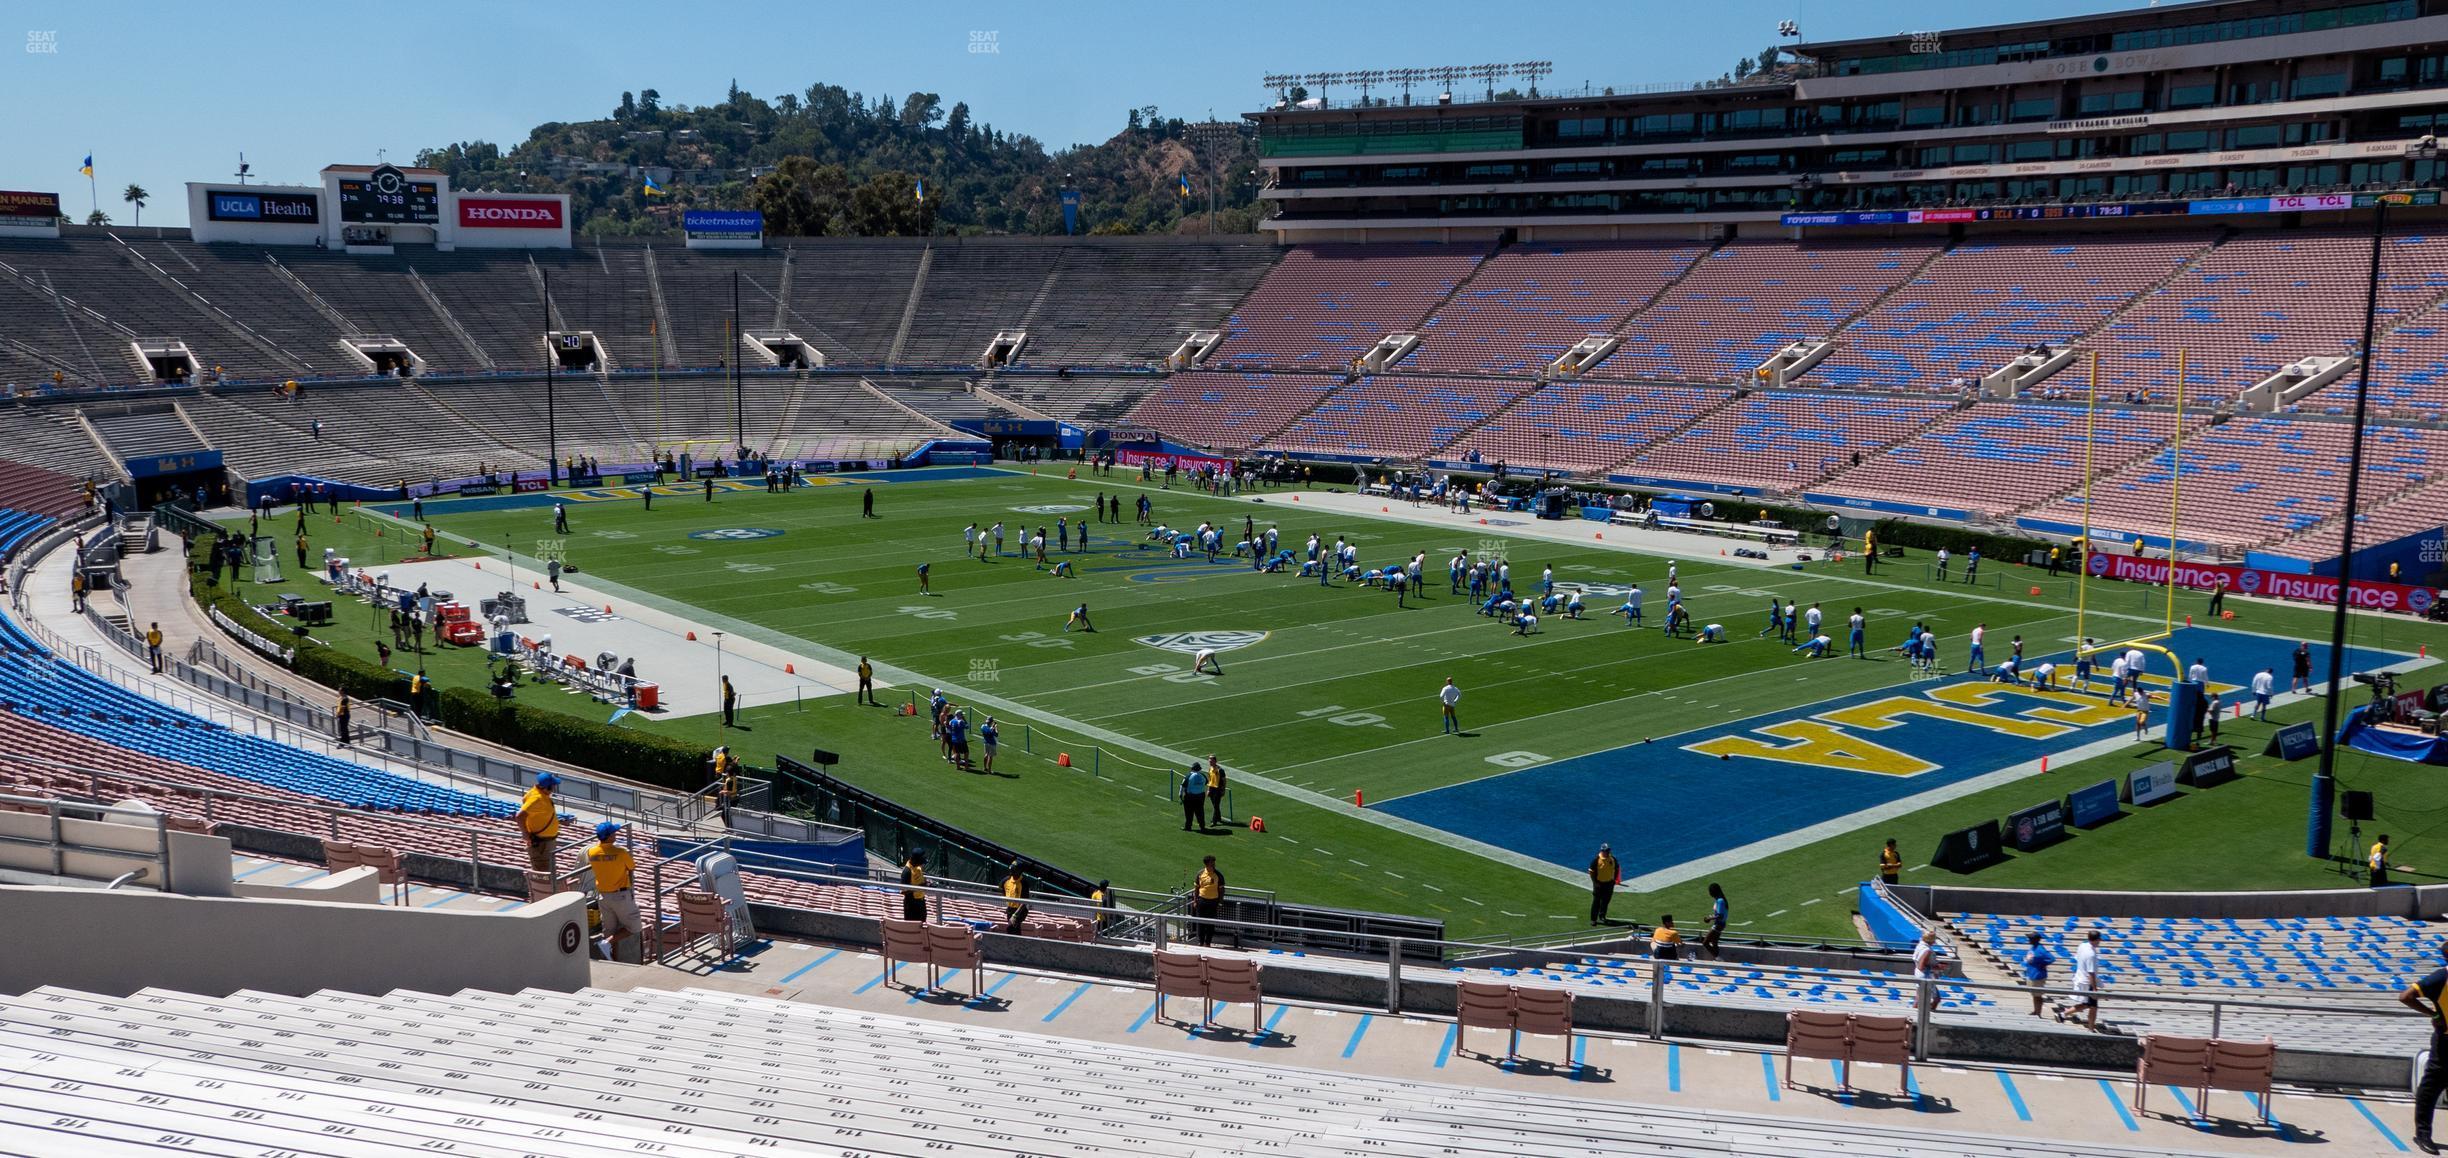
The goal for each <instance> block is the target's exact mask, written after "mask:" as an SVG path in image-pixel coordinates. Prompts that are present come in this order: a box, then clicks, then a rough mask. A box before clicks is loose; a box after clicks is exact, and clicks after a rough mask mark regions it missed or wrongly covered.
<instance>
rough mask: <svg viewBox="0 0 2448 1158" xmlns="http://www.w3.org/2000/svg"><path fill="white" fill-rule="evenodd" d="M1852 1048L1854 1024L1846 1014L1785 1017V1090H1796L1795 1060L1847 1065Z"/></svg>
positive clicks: (1809, 1013) (1797, 1012) (1816, 1012)
mask: <svg viewBox="0 0 2448 1158" xmlns="http://www.w3.org/2000/svg"><path fill="white" fill-rule="evenodd" d="M1851 1047H1852V1023H1851V1021H1850V1019H1848V1018H1847V1017H1846V1016H1845V1015H1844V1014H1841V1013H1827V1012H1824V1011H1821V1010H1814V1009H1797V1010H1794V1011H1792V1012H1790V1013H1787V1014H1786V1015H1785V1088H1786V1089H1789V1090H1790V1089H1792V1088H1794V1080H1793V1064H1794V1059H1795V1058H1824V1059H1826V1060H1829V1061H1844V1060H1845V1059H1846V1058H1847V1057H1849V1056H1850V1050H1851ZM1848 1076H1849V1075H1848Z"/></svg>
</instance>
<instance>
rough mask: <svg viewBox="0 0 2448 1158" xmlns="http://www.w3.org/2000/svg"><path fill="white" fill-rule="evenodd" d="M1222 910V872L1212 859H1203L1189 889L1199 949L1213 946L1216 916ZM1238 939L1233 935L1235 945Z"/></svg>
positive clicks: (1237, 936)
mask: <svg viewBox="0 0 2448 1158" xmlns="http://www.w3.org/2000/svg"><path fill="white" fill-rule="evenodd" d="M1223 909H1224V870H1222V869H1219V868H1217V867H1216V862H1215V858H1214V857H1212V856H1210V857H1203V858H1201V859H1200V861H1199V871H1198V880H1197V881H1196V882H1195V883H1194V884H1193V885H1192V886H1191V889H1190V915H1191V916H1193V917H1196V918H1198V922H1197V923H1198V939H1199V945H1200V947H1202V948H1205V947H1211V946H1213V945H1214V944H1215V919H1216V914H1218V913H1220V912H1222V911H1223ZM1240 939H1241V937H1240V934H1238V933H1235V934H1234V935H1233V940H1234V941H1235V942H1236V943H1237V942H1239V941H1240Z"/></svg>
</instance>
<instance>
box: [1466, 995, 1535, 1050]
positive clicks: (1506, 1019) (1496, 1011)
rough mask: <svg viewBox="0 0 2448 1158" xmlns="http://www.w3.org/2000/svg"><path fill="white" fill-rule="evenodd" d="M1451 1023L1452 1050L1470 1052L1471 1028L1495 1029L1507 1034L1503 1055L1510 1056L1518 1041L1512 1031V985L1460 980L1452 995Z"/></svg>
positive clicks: (1517, 1035)
mask: <svg viewBox="0 0 2448 1158" xmlns="http://www.w3.org/2000/svg"><path fill="white" fill-rule="evenodd" d="M1454 1026H1455V1028H1454V1052H1455V1053H1459V1054H1468V1053H1470V1031H1471V1030H1474V1029H1497V1030H1503V1031H1504V1032H1505V1033H1506V1034H1507V1035H1508V1037H1507V1040H1506V1043H1505V1056H1506V1057H1511V1056H1513V1051H1514V1049H1515V1047H1516V1046H1518V1045H1519V1043H1520V1040H1521V1038H1520V1035H1519V1034H1515V1033H1514V1032H1513V987H1512V986H1510V985H1507V984H1505V983H1504V982H1502V981H1465V982H1463V983H1462V984H1461V986H1460V987H1459V988H1458V990H1457V991H1456V992H1455V994H1454ZM1479 1056H1481V1057H1486V1056H1487V1055H1486V1054H1481V1055H1479Z"/></svg>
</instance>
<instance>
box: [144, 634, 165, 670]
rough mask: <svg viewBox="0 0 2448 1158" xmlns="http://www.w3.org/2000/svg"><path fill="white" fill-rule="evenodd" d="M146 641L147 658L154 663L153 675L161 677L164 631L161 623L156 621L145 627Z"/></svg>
mask: <svg viewBox="0 0 2448 1158" xmlns="http://www.w3.org/2000/svg"><path fill="white" fill-rule="evenodd" d="M144 639H145V658H147V659H149V660H151V661H152V663H153V674H154V675H160V674H161V672H162V656H161V647H162V630H161V624H160V622H158V621H156V622H153V623H148V624H146V625H145V636H144Z"/></svg>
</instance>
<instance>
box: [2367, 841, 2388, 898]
mask: <svg viewBox="0 0 2448 1158" xmlns="http://www.w3.org/2000/svg"><path fill="white" fill-rule="evenodd" d="M2367 863H2369V864H2370V865H2371V885H2372V887H2373V888H2375V889H2376V888H2379V887H2381V886H2383V885H2386V884H2387V883H2389V862H2388V834H2387V833H2385V832H2384V833H2381V834H2380V839H2379V840H2377V841H2375V842H2373V843H2372V846H2371V856H2370V857H2369V858H2368V861H2367Z"/></svg>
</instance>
